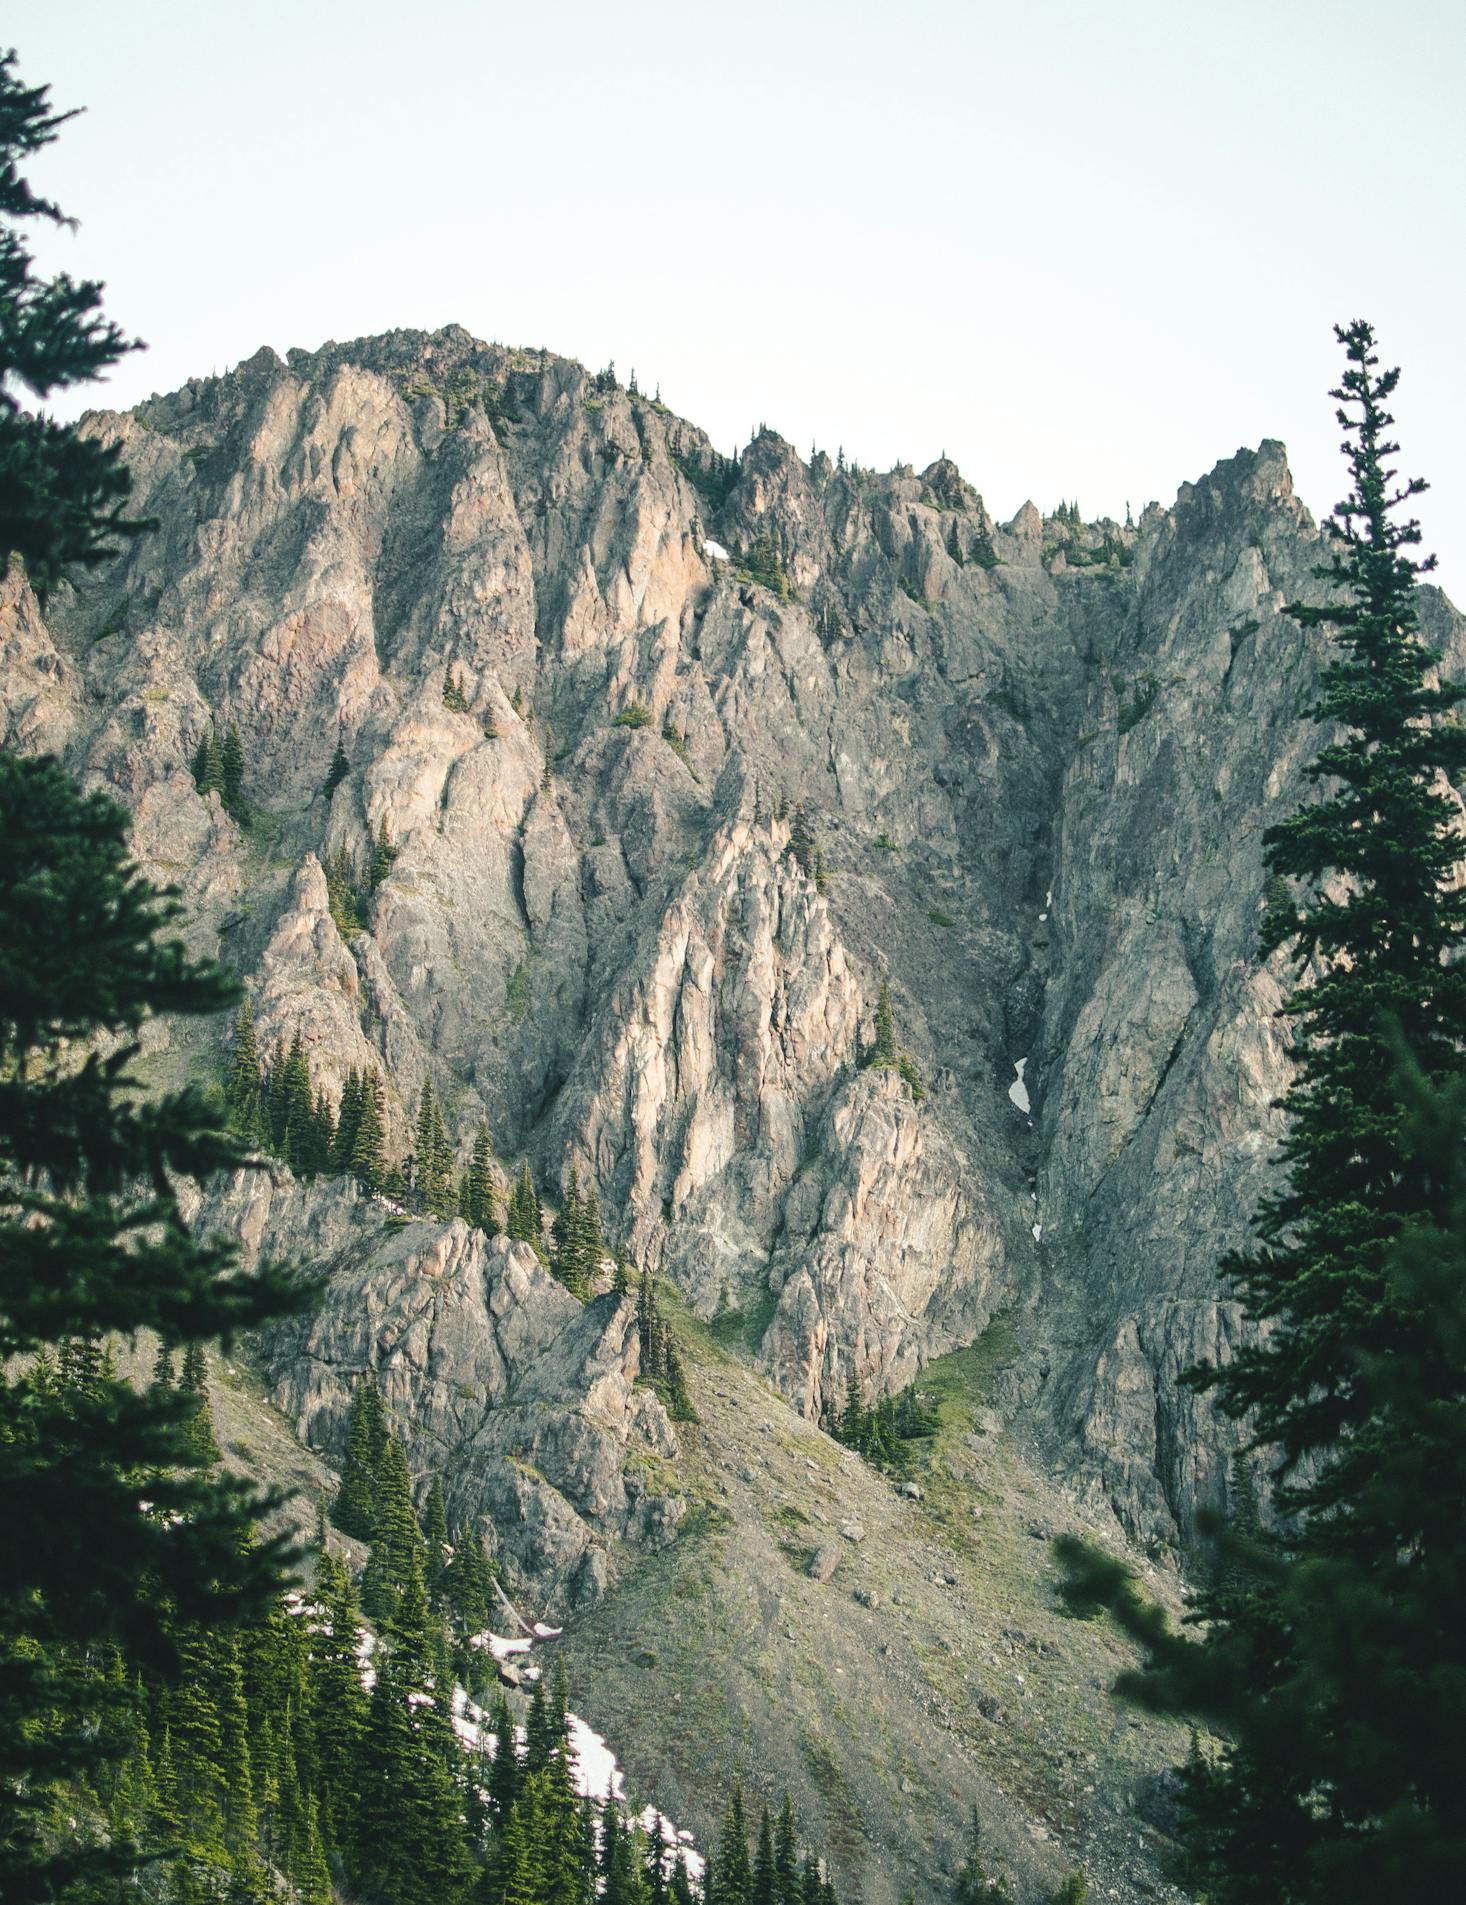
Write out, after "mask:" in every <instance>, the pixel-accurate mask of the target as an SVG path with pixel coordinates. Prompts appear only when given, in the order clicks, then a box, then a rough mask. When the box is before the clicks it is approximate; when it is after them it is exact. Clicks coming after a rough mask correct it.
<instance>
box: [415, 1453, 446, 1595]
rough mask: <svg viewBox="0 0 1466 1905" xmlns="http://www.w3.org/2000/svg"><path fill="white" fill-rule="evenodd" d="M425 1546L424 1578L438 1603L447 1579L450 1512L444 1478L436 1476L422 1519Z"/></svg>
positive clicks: (430, 1487) (429, 1489)
mask: <svg viewBox="0 0 1466 1905" xmlns="http://www.w3.org/2000/svg"><path fill="white" fill-rule="evenodd" d="M422 1534H423V1546H424V1548H425V1549H426V1559H425V1562H424V1577H425V1579H426V1581H427V1587H428V1592H429V1594H430V1595H432V1597H433V1599H434V1601H435V1602H436V1601H437V1600H438V1599H439V1598H440V1597H441V1595H442V1592H443V1584H444V1581H445V1580H446V1578H447V1573H448V1565H449V1559H450V1557H449V1554H448V1546H449V1543H448V1510H447V1508H446V1507H445V1506H444V1502H443V1478H442V1476H441V1475H435V1476H434V1477H433V1479H432V1481H431V1482H430V1483H429V1484H428V1500H427V1506H426V1508H425V1509H424V1510H423V1518H422Z"/></svg>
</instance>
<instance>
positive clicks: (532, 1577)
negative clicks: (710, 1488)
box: [199, 1171, 684, 1612]
mask: <svg viewBox="0 0 1466 1905" xmlns="http://www.w3.org/2000/svg"><path fill="white" fill-rule="evenodd" d="M384 1220H386V1221H384ZM199 1221H200V1222H201V1223H203V1224H204V1225H205V1226H206V1227H208V1228H213V1229H219V1230H222V1231H225V1232H226V1233H228V1234H230V1235H235V1236H238V1237H240V1238H241V1239H242V1241H243V1246H244V1252H245V1259H246V1262H252V1261H256V1260H258V1259H259V1258H260V1257H261V1256H264V1257H277V1256H283V1255H292V1256H293V1255H298V1254H299V1253H300V1252H301V1250H302V1248H303V1247H306V1248H308V1249H309V1252H310V1259H311V1262H312V1264H313V1266H314V1267H315V1268H316V1269H317V1270H319V1271H321V1272H323V1273H324V1275H325V1297H324V1301H323V1303H322V1305H321V1307H320V1308H319V1309H318V1310H317V1311H316V1312H315V1313H314V1314H313V1315H312V1316H311V1317H310V1318H309V1319H308V1320H305V1321H303V1322H300V1323H297V1324H294V1325H291V1326H287V1327H283V1328H281V1329H278V1330H276V1331H274V1332H273V1333H272V1334H271V1335H270V1336H269V1337H268V1338H267V1340H266V1342H265V1344H264V1345H263V1354H264V1358H265V1368H266V1373H267V1376H268V1379H269V1383H270V1390H271V1398H272V1400H273V1401H274V1403H275V1404H276V1406H277V1407H278V1408H280V1409H282V1410H283V1411H284V1412H285V1414H286V1416H287V1417H288V1418H289V1420H290V1421H291V1423H292V1424H293V1426H294V1428H295V1431H296V1433H297V1434H298V1435H299V1437H300V1438H301V1440H302V1441H303V1442H304V1443H306V1445H307V1446H308V1447H310V1448H313V1449H318V1450H322V1451H324V1452H325V1453H327V1454H328V1455H330V1456H333V1457H335V1458H337V1459H339V1458H340V1456H341V1455H342V1454H343V1453H344V1450H345V1441H346V1426H347V1414H348V1411H349V1408H350V1403H351V1392H352V1388H353V1385H354V1384H355V1383H356V1381H357V1380H358V1379H360V1378H362V1377H363V1376H366V1375H367V1374H370V1375H371V1376H372V1377H373V1378H374V1380H375V1381H376V1383H377V1385H378V1388H379V1390H380V1392H381V1395H382V1399H383V1402H384V1403H385V1405H386V1410H387V1417H388V1420H389V1422H390V1423H391V1425H392V1427H393V1428H394V1429H395V1430H396V1431H397V1432H398V1433H399V1434H400V1435H401V1436H402V1438H403V1442H404V1444H405V1446H406V1449H407V1456H408V1466H409V1469H410V1470H411V1472H412V1473H413V1475H414V1477H415V1478H417V1479H418V1480H419V1482H420V1483H421V1484H422V1486H423V1487H424V1488H425V1486H426V1480H427V1478H428V1477H429V1476H431V1475H433V1474H439V1475H441V1476H442V1479H443V1484H444V1491H445V1496H446V1500H447V1505H448V1510H449V1515H450V1519H451V1521H452V1523H453V1525H454V1526H455V1527H460V1526H461V1527H466V1528H469V1529H471V1530H473V1531H474V1532H476V1533H477V1534H478V1535H479V1536H480V1538H481V1539H482V1540H483V1541H484V1542H485V1543H486V1545H487V1546H488V1547H489V1548H490V1549H491V1551H493V1552H494V1554H495V1555H496V1557H497V1559H498V1560H499V1563H500V1565H501V1568H502V1569H503V1572H504V1576H505V1578H506V1580H507V1582H508V1583H509V1585H510V1587H511V1589H518V1588H523V1589H525V1590H527V1591H529V1592H531V1593H532V1594H533V1595H534V1598H535V1604H536V1605H541V1606H544V1607H546V1608H549V1609H551V1610H554V1611H560V1612H563V1611H565V1610H567V1609H570V1608H574V1607H582V1606H585V1605H587V1604H589V1603H591V1602H593V1601H595V1600H597V1599H598V1598H599V1597H600V1595H601V1594H602V1593H604V1591H605V1589H606V1587H607V1585H608V1583H609V1582H610V1580H611V1579H612V1577H613V1575H614V1572H615V1568H616V1565H617V1556H618V1554H620V1553H621V1552H622V1551H623V1550H624V1549H626V1548H628V1547H629V1548H630V1549H632V1550H636V1549H643V1550H644V1549H648V1548H655V1547H657V1546H659V1545H661V1544H662V1543H663V1542H664V1541H666V1540H669V1539H671V1537H672V1536H673V1535H674V1534H675V1532H676V1529H677V1526H678V1523H679V1522H680V1520H681V1518H682V1514H683V1511H684V1503H683V1502H682V1500H681V1499H680V1498H679V1497H678V1496H677V1495H676V1494H675V1493H670V1494H669V1493H667V1492H658V1491H657V1490H655V1489H653V1488H652V1487H651V1485H650V1484H649V1482H648V1480H647V1473H648V1470H649V1469H650V1468H654V1467H655V1464H656V1461H657V1460H661V1461H664V1462H665V1460H666V1459H667V1458H669V1457H671V1456H674V1455H675V1454H676V1450H677V1444H676V1438H675V1435H674V1433H673V1430H672V1426H671V1424H670V1423H669V1422H668V1420H667V1416H666V1413H665V1411H664V1410H663V1408H662V1405H661V1403H660V1402H659V1401H658V1400H657V1397H656V1395H655V1394H654V1393H653V1392H652V1391H651V1390H650V1389H648V1388H646V1387H644V1386H638V1384H637V1376H638V1373H639V1368H640V1351H639V1344H638V1336H637V1330H636V1327H635V1311H634V1305H633V1304H632V1302H631V1300H630V1299H629V1298H617V1297H614V1296H605V1297H601V1298H599V1299H598V1300H596V1301H594V1302H592V1303H588V1304H582V1303H581V1302H579V1301H578V1300H577V1299H576V1298H575V1297H573V1296H571V1295H570V1294H569V1292H568V1291H566V1290H565V1289H564V1288H563V1287H562V1286H561V1285H560V1284H559V1283H557V1282H556V1281H555V1279H554V1278H553V1277H552V1276H551V1275H550V1273H549V1271H548V1270H546V1269H545V1267H544V1265H543V1264H542V1263H541V1262H540V1260H539V1259H538V1257H536V1255H535V1254H534V1252H533V1251H532V1250H531V1249H530V1248H529V1246H528V1245H527V1244H522V1243H516V1244H511V1243H510V1242H509V1241H508V1240H507V1239H505V1238H502V1237H500V1238H494V1239H487V1238H485V1237H484V1236H483V1234H482V1233H481V1232H479V1231H476V1230H470V1229H469V1227H468V1226H467V1225H466V1224H462V1223H452V1224H449V1225H447V1226H441V1225H435V1224H431V1223H425V1222H408V1223H402V1222H401V1220H400V1219H392V1218H391V1217H390V1213H388V1212H387V1211H386V1210H385V1209H384V1207H383V1206H382V1204H381V1203H379V1202H378V1201H376V1200H373V1199H369V1198H363V1197H361V1196H360V1195H358V1193H357V1192H356V1191H355V1189H354V1188H352V1187H350V1186H346V1185H336V1186H328V1187H316V1188H311V1187H306V1186H302V1185H298V1184H295V1183H294V1182H292V1181H291V1180H290V1178H289V1177H288V1175H282V1176H280V1177H279V1178H276V1177H273V1176H272V1175H270V1174H269V1173H266V1172H260V1171H252V1172H245V1173H241V1174H240V1175H239V1176H238V1177H237V1178H236V1179H235V1180H234V1182H233V1184H232V1185H231V1186H230V1187H229V1188H228V1189H227V1190H226V1191H225V1192H224V1193H223V1194H222V1195H220V1196H219V1197H217V1198H215V1199H213V1200H211V1201H210V1202H209V1204H208V1205H207V1206H206V1207H205V1208H204V1209H203V1210H202V1211H201V1212H200V1213H199ZM646 1458H652V1460H651V1461H650V1462H648V1461H647V1459H646ZM638 1459H640V1462H641V1465H640V1466H638Z"/></svg>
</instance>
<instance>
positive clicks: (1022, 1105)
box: [1008, 1058, 1033, 1113]
mask: <svg viewBox="0 0 1466 1905" xmlns="http://www.w3.org/2000/svg"><path fill="white" fill-rule="evenodd" d="M1027 1070H1028V1060H1027V1059H1026V1058H1020V1059H1019V1060H1018V1062H1017V1063H1016V1064H1015V1065H1014V1067H1013V1074H1014V1075H1013V1083H1012V1084H1011V1085H1010V1086H1009V1087H1008V1096H1009V1098H1011V1099H1012V1101H1013V1103H1014V1104H1015V1105H1017V1107H1018V1109H1019V1110H1020V1111H1022V1112H1025V1113H1026V1112H1029V1111H1031V1110H1032V1109H1033V1107H1032V1106H1031V1105H1030V1104H1029V1102H1028V1087H1027V1085H1025V1084H1024V1082H1023V1074H1024V1073H1025V1072H1026V1071H1027Z"/></svg>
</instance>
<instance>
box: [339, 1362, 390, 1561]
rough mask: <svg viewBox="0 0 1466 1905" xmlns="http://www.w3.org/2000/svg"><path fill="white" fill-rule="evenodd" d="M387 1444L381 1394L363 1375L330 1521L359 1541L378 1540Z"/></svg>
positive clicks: (355, 1394) (353, 1403)
mask: <svg viewBox="0 0 1466 1905" xmlns="http://www.w3.org/2000/svg"><path fill="white" fill-rule="evenodd" d="M386 1441H387V1429H386V1422H385V1419H384V1417H383V1414H382V1397H381V1391H380V1390H379V1389H378V1388H377V1385H376V1382H375V1381H374V1379H373V1378H372V1377H371V1376H363V1377H361V1378H359V1380H358V1381H357V1383H356V1386H355V1388H353V1390H352V1392H351V1412H350V1415H349V1417H348V1419H347V1427H346V1458H345V1460H344V1461H343V1462H342V1464H341V1487H340V1490H339V1492H338V1493H337V1496H336V1499H335V1501H334V1502H333V1503H332V1504H331V1520H332V1521H333V1522H334V1523H335V1525H336V1526H337V1527H338V1528H339V1529H340V1530H341V1532H342V1534H344V1535H350V1536H351V1537H352V1538H353V1539H354V1540H356V1541H373V1540H375V1538H376V1533H377V1522H378V1510H377V1477H378V1473H379V1471H380V1469H381V1464H382V1454H383V1450H384V1449H385V1447H386Z"/></svg>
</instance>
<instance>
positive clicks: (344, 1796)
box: [306, 1554, 367, 1846]
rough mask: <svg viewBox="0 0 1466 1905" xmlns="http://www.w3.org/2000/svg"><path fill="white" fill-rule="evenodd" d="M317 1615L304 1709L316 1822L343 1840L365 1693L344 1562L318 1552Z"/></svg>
mask: <svg viewBox="0 0 1466 1905" xmlns="http://www.w3.org/2000/svg"><path fill="white" fill-rule="evenodd" d="M317 1597H318V1600H319V1603H320V1612H319V1615H318V1616H317V1617H316V1618H314V1619H313V1620H312V1622H311V1627H310V1653H309V1659H308V1663H307V1667H306V1711H307V1714H308V1716H309V1732H310V1748H311V1759H312V1762H313V1770H314V1777H315V1782H316V1791H317V1793H318V1794H319V1800H320V1823H321V1827H322V1830H323V1831H324V1833H325V1834H326V1837H327V1840H328V1841H329V1843H331V1844H333V1845H337V1846H340V1845H343V1844H345V1843H346V1841H347V1838H348V1834H349V1830H350V1826H351V1822H352V1821H353V1820H354V1818H355V1814H356V1806H357V1799H358V1790H359V1780H360V1757H361V1745H362V1736H363V1734H364V1732H365V1728H366V1717H367V1696H366V1690H365V1689H364V1688H363V1686H362V1684H361V1663H360V1660H359V1658H358V1653H359V1648H360V1645H361V1622H360V1619H359V1617H358V1612H357V1604H356V1596H355V1594H354V1593H353V1591H352V1586H351V1579H350V1576H349V1575H348V1574H347V1572H346V1569H345V1567H344V1566H343V1565H342V1563H341V1562H340V1561H339V1560H338V1559H337V1558H336V1556H334V1555H331V1554H326V1555H323V1556H322V1557H321V1572H320V1581H319V1584H318V1588H317Z"/></svg>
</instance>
